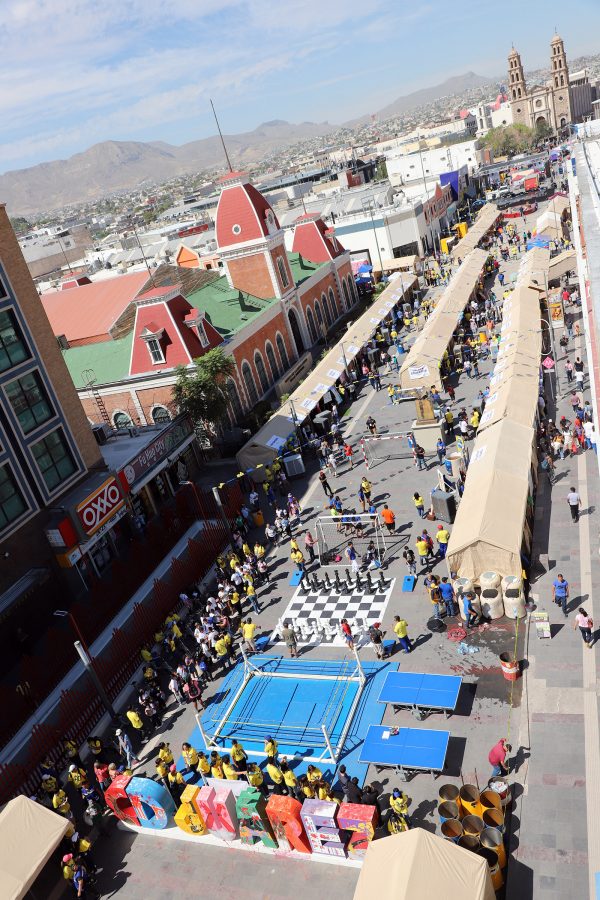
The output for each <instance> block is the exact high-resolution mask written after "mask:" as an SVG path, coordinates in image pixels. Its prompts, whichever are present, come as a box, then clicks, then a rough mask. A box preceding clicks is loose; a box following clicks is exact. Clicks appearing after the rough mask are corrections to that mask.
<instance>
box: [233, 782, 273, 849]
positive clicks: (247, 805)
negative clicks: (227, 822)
mask: <svg viewBox="0 0 600 900" xmlns="http://www.w3.org/2000/svg"><path fill="white" fill-rule="evenodd" d="M266 805H267V804H266V800H265V798H264V797H263V795H262V794H261V792H260V791H257V790H256V788H253V787H249V788H246V790H245V791H242V793H241V794H240V795H239V797H238V798H237V801H236V804H235V811H236V813H237V815H238V818H239V820H240V840H241V842H242V844H255V843H256V842H257V841H262V842H263V844H264V845H265V847H270V848H271V849H272V850H275V849H276V847H277V841H276V840H275V835H274V834H273V829H272V828H271V823H270V822H269V819H268V816H267V813H266Z"/></svg>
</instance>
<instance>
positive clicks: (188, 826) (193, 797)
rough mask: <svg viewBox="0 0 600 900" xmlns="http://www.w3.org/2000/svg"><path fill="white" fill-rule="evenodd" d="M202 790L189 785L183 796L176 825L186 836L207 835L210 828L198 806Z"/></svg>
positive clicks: (176, 815) (177, 813) (176, 816)
mask: <svg viewBox="0 0 600 900" xmlns="http://www.w3.org/2000/svg"><path fill="white" fill-rule="evenodd" d="M199 793H200V788H199V787H196V786H195V785H193V784H188V786H187V787H186V788H184V791H183V794H182V795H181V806H180V807H179V809H178V810H177V812H176V813H175V824H176V825H177V827H178V828H181V830H182V831H185V832H186V834H197V835H201V834H206V832H207V831H208V828H207V827H206V822H205V821H204V819H203V818H202V813H201V812H200V808H199V806H198V794H199Z"/></svg>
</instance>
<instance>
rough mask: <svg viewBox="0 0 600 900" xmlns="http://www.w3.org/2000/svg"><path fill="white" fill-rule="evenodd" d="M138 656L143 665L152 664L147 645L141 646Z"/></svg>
mask: <svg viewBox="0 0 600 900" xmlns="http://www.w3.org/2000/svg"><path fill="white" fill-rule="evenodd" d="M140 656H141V657H142V660H143V661H144V662H145V663H151V662H152V654H151V653H150V650H149V648H148V644H144V646H143V647H142V649H141V650H140Z"/></svg>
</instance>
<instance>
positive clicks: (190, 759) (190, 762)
mask: <svg viewBox="0 0 600 900" xmlns="http://www.w3.org/2000/svg"><path fill="white" fill-rule="evenodd" d="M167 746H168V745H167ZM181 755H182V756H183V761H184V762H185V764H186V767H187V770H188V772H189V771H194V772H196V771H197V770H198V764H199V762H200V754H199V753H198V751H197V750H196V749H195V748H194V747H192V745H191V744H188V743H185V744H182V745H181ZM202 756H204V759H206V756H205V755H204V753H203V754H202ZM206 761H207V763H208V760H206ZM201 771H202V770H201ZM206 772H210V766H208V767H207V769H206ZM206 772H205V773H204V774H206Z"/></svg>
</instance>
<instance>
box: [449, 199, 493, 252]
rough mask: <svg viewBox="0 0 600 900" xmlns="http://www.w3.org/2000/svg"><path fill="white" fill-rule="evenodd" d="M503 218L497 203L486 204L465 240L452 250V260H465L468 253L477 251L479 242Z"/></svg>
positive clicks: (462, 239)
mask: <svg viewBox="0 0 600 900" xmlns="http://www.w3.org/2000/svg"><path fill="white" fill-rule="evenodd" d="M501 216H502V213H501V212H499V211H498V207H497V206H496V204H495V203H486V204H485V206H484V207H482V209H480V210H479V213H478V214H477V218H476V219H475V221H474V223H473V225H472V226H471V228H470V229H469V231H467V233H466V234H465V236H464V238H461V240H460V241H459V242H458V244H456V246H455V247H453V248H452V259H453V260H454V261H455V262H456V261H457V260H459V259H464V258H465V256H467V254H468V253H470V252H471V251H472V250H475V248H476V247H477V245H478V244H479V241H481V240H482V239H483V238H484V237H486V235H488V234H489V232H490V231H492V230H493V229H494V228H495V226H496V223H497V222H498V220H499V219H500V218H501Z"/></svg>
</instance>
